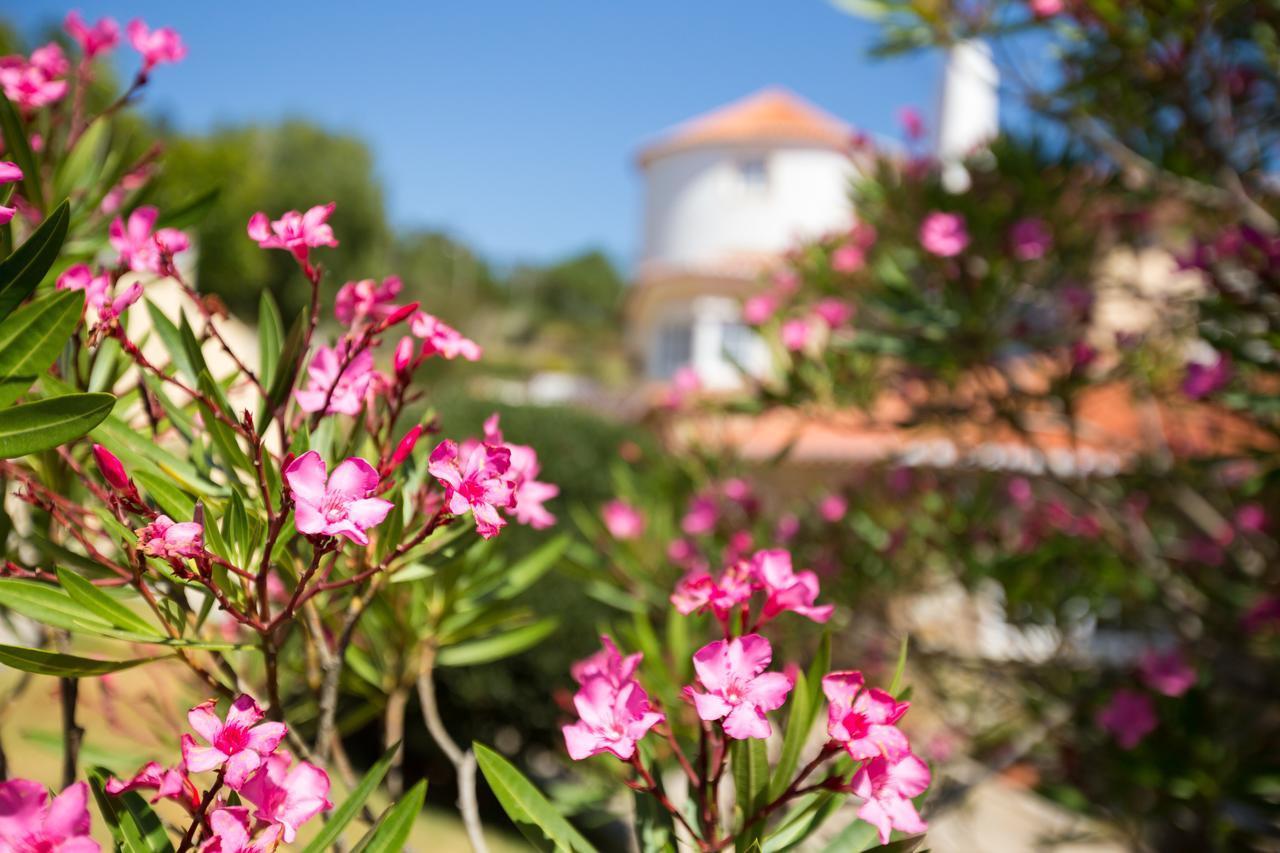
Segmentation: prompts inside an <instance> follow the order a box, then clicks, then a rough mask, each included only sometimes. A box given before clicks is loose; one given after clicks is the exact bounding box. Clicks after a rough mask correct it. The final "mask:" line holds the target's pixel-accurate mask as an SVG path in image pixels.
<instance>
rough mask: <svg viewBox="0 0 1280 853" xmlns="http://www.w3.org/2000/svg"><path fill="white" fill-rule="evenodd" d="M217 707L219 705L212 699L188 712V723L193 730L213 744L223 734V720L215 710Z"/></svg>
mask: <svg viewBox="0 0 1280 853" xmlns="http://www.w3.org/2000/svg"><path fill="white" fill-rule="evenodd" d="M216 706H217V703H216V702H215V701H214V700H213V699H210V700H209V701H207V702H201V703H200V704H199V705H197V706H195V707H194V708H192V709H191V710H190V711H188V712H187V722H188V723H190V724H191V728H193V729H195V730H196V734H198V735H200V737H202V738H204V739H205V740H206V741H208V742H209V743H213V742H214V740H215V739H216V738H217V737H218V735H219V734H220V733H221V732H222V720H220V719H219V718H218V715H217V714H216V713H214V710H213V709H214V708H215V707H216Z"/></svg>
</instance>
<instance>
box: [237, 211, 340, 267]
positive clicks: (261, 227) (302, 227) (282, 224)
mask: <svg viewBox="0 0 1280 853" xmlns="http://www.w3.org/2000/svg"><path fill="white" fill-rule="evenodd" d="M333 208H334V203H333V202H329V203H328V204H318V205H316V206H315V207H312V208H311V209H309V210H308V211H307V212H306V213H299V212H298V211H296V210H290V211H289V212H288V213H286V214H285V215H284V216H281V217H280V218H279V219H277V220H275V221H268V219H267V215H266V214H265V213H261V212H259V213H255V214H254V215H253V216H251V217H250V218H249V228H248V231H249V239H251V240H256V241H257V243H258V245H259V246H260V247H262V248H263V249H286V250H288V251H290V252H292V253H293V256H294V257H295V258H297V259H298V260H299V261H300V262H303V263H305V262H306V260H307V253H308V252H309V251H310V250H311V249H314V248H317V247H319V246H336V245H338V241H337V240H335V239H334V237H333V229H332V228H331V227H329V225H328V224H327V222H326V220H328V218H329V215H330V214H332V213H333Z"/></svg>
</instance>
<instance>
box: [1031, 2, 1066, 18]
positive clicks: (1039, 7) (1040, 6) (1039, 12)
mask: <svg viewBox="0 0 1280 853" xmlns="http://www.w3.org/2000/svg"><path fill="white" fill-rule="evenodd" d="M1027 5H1028V6H1030V7H1031V13H1032V14H1033V15H1035V16H1036V17H1037V18H1052V17H1053V16H1054V15H1058V14H1061V13H1062V10H1063V9H1065V8H1066V3H1064V2H1063V0H1027Z"/></svg>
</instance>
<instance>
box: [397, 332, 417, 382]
mask: <svg viewBox="0 0 1280 853" xmlns="http://www.w3.org/2000/svg"><path fill="white" fill-rule="evenodd" d="M414 349H415V345H414V341H413V338H411V337H409V336H408V335H406V336H405V337H403V338H401V339H400V343H398V344H396V354H395V362H394V364H395V369H396V373H404V372H405V371H406V370H408V369H409V362H411V361H412V360H413V351H414Z"/></svg>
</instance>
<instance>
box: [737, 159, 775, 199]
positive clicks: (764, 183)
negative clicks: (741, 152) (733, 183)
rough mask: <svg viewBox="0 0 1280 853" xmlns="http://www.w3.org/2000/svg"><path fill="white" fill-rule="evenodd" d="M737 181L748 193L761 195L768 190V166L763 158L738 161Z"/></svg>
mask: <svg viewBox="0 0 1280 853" xmlns="http://www.w3.org/2000/svg"><path fill="white" fill-rule="evenodd" d="M738 180H739V181H741V182H742V187H743V189H745V190H747V191H748V192H752V193H763V192H764V191H765V190H767V189H768V188H769V164H768V163H767V162H765V159H764V158H763V157H748V158H746V159H743V160H739V161H738Z"/></svg>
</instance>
